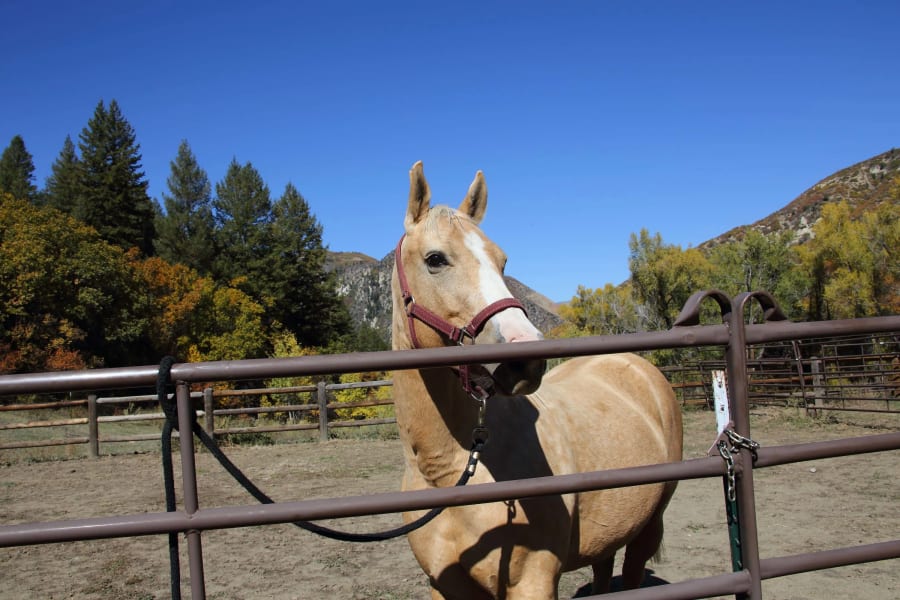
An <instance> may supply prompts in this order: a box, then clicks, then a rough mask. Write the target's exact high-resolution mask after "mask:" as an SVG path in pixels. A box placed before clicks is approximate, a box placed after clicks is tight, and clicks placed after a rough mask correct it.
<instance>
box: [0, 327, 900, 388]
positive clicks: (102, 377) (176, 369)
mask: <svg viewBox="0 0 900 600" xmlns="http://www.w3.org/2000/svg"><path fill="white" fill-rule="evenodd" d="M883 331H900V316H890V317H868V318H865V319H844V320H836V321H817V322H813V323H792V322H789V321H778V322H770V323H765V324H759V325H747V328H746V340H747V342H748V343H752V344H757V343H761V342H770V341H785V340H791V339H796V338H804V337H822V336H825V335H829V336H838V335H846V334H848V333H878V332H883ZM728 341H729V333H728V327H726V326H725V325H697V326H692V327H678V328H675V329H671V330H669V331H654V332H642V333H631V334H624V335H615V336H613V335H601V336H592V337H584V338H574V339H560V340H542V341H539V342H520V343H517V344H483V345H477V346H449V347H444V348H425V349H421V350H399V351H396V350H394V351H391V350H387V351H382V352H364V353H352V354H339V355H338V354H334V355H327V354H323V355H313V356H300V357H293V358H258V359H250V360H239V361H238V360H235V361H215V362H204V363H179V364H176V365H174V366H173V367H172V370H171V377H172V379H173V380H175V381H184V382H186V383H200V382H204V381H221V380H232V381H235V380H246V379H270V378H273V377H298V376H301V375H332V374H338V373H360V372H364V371H395V370H402V369H421V368H429V367H441V366H445V365H456V364H459V365H463V364H466V365H468V364H483V363H492V362H498V361H502V360H535V359H540V358H563V357H569V356H589V355H593V354H612V353H615V352H638V351H641V350H646V349H649V348H658V349H663V348H686V347H691V346H723V345H726V344H727V343H728ZM157 370H158V369H157V367H156V366H155V365H150V366H143V367H120V368H115V369H102V370H100V369H98V370H88V371H60V372H54V373H22V374H18V375H6V376H3V377H0V396H6V395H15V394H22V393H48V392H69V391H78V390H101V389H127V388H134V387H141V386H152V385H153V384H154V383H155V382H156V374H157Z"/></svg>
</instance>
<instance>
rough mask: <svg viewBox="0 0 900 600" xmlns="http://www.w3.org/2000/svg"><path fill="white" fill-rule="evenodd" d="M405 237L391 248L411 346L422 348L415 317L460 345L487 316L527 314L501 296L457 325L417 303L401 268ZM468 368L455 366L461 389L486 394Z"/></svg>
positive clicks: (472, 335) (476, 329) (484, 395)
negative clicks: (512, 310)
mask: <svg viewBox="0 0 900 600" xmlns="http://www.w3.org/2000/svg"><path fill="white" fill-rule="evenodd" d="M404 239H406V236H405V235H404V236H403V237H401V238H400V241H399V242H398V243H397V249H396V250H395V251H394V260H395V262H396V264H397V279H398V282H399V283H400V296H401V298H402V299H403V307H404V310H405V312H406V320H407V324H408V327H409V337H410V341H411V342H412V345H413V348H421V347H422V345H421V344H420V343H419V338H418V336H417V335H416V321H417V320H418V321H421V322H422V323H424V324H426V325H428V326H429V327H431V328H432V329H434V330H435V331H437V332H439V333H442V334H444V335H445V336H446V337H447V338H448V339H449V340H450V341H451V342H452V343H454V344H459V345H462V344H464V343H465V340H466V338H469V339H470V340H472V342H473V343H474V342H475V338H476V337H478V334H479V333H481V330H482V329H484V326H485V325H486V324H487V322H488V321H489V320H490V318H491V317H493V316H494V315H496V314H497V313H499V312H502V311H504V310H506V309H507V308H518V309H520V310H521V311H522V312H524V313H525V314H526V315H527V314H528V313H527V311H526V310H525V306H523V305H522V303H521V302H519V301H518V300H516V299H515V298H503V299H500V300H497V301H496V302H491V303H490V304H488V305H487V306H485V307H484V308H483V309H481V310H480V311H479V312H478V314H476V315H475V316H474V317H472V320H471V321H469V323H468V324H467V325H465V326H463V327H457V326H456V325H453V324H452V323H450V322H449V321H447V320H446V319H444V318H443V317H441V316H439V315H437V314H435V313H434V312H432V311H430V310H428V309H427V308H425V307H424V306H422V305H421V304H418V303H416V300H415V298H413V295H412V293H410V291H409V282H408V281H407V279H406V271H405V270H404V268H403V259H402V257H401V248H402V247H403V240H404ZM470 369H471V367H470V366H468V365H462V366H460V367H458V372H459V377H460V380H461V381H462V385H463V388H464V389H465V390H466V392H468V393H469V394H470V395H473V396H475V397H486V396H489V395H490V390H486V389H485V386H482V385H478V384H476V383H474V382H473V378H472V376H471V374H470Z"/></svg>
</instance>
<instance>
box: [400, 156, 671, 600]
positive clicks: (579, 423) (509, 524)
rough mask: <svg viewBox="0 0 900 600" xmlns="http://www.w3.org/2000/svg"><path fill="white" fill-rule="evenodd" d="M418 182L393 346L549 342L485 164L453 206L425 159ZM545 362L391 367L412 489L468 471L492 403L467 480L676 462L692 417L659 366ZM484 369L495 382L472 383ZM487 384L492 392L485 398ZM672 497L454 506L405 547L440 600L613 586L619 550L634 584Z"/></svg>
mask: <svg viewBox="0 0 900 600" xmlns="http://www.w3.org/2000/svg"><path fill="white" fill-rule="evenodd" d="M409 176H410V192H409V205H408V207H407V212H406V220H405V228H406V233H405V236H404V238H403V239H402V240H401V243H400V244H399V245H398V247H397V254H396V264H395V268H394V273H393V281H392V287H393V302H394V312H393V347H394V348H395V349H398V350H401V349H409V348H413V347H436V346H442V345H448V344H452V343H463V342H466V343H468V342H470V341H474V342H475V343H478V344H483V343H498V342H521V341H532V340H538V339H540V338H541V334H540V332H539V331H538V330H537V329H536V328H535V327H534V325H532V324H531V322H530V321H528V318H527V317H526V315H525V313H524V309H522V307H521V305H520V304H519V303H518V302H517V301H516V300H514V299H512V295H511V294H510V293H509V290H508V289H507V287H506V284H505V283H504V281H503V268H504V264H505V262H506V257H505V255H504V254H503V252H502V251H501V250H500V248H498V247H497V246H496V245H495V244H494V243H493V242H491V240H489V239H488V238H487V237H485V235H484V233H482V231H481V230H480V229H479V227H478V224H479V223H480V222H481V219H482V217H483V216H484V212H485V207H486V203H487V187H486V186H485V182H484V177H483V175H482V173H481V171H479V172H478V173H477V174H476V176H475V181H474V182H473V183H472V185H471V187H470V188H469V192H468V194H467V195H466V197H465V199H464V200H463V202H462V204H461V205H460V207H459V209H458V210H453V209H451V208H448V207H446V206H435V207H434V208H432V207H431V206H430V197H431V192H430V189H429V187H428V183H427V182H426V180H425V176H424V174H423V171H422V163H421V162H418V163H416V164H415V165H413V168H412V170H410V173H409ZM544 367H545V365H544V361H533V362H511V363H509V364H501V365H483V366H477V367H473V368H472V369H462V368H449V367H448V368H434V369H420V370H408V371H398V372H397V373H395V375H394V377H395V378H394V392H393V393H394V401H395V406H396V411H397V413H396V414H397V422H398V423H399V426H400V435H401V439H402V442H403V448H404V453H405V458H406V472H405V475H404V479H403V489H407V490H416V489H423V488H431V487H446V486H452V485H454V483H456V482H457V480H459V479H460V474H461V473H462V472H463V470H464V469H465V468H466V464H467V460H468V459H469V451H470V447H471V440H472V436H473V428H474V427H475V426H476V423H478V421H479V411H480V408H481V406H485V405H486V411H485V412H483V413H481V414H482V415H483V418H484V425H485V426H486V428H487V430H488V431H489V432H490V440H489V442H488V443H487V445H486V446H485V447H484V450H483V452H482V454H481V461H482V462H481V464H480V465H479V466H478V468H477V469H476V471H475V474H474V476H473V477H472V479H471V482H472V483H486V482H491V481H504V480H511V479H522V478H527V477H538V476H544V475H553V474H563V473H576V472H585V471H594V470H601V469H614V468H618V467H625V466H633V465H644V464H653V463H663V462H673V461H678V460H681V451H682V450H681V448H682V432H681V413H680V410H679V408H678V406H677V405H676V402H675V397H674V394H673V392H672V389H671V387H670V386H669V384H668V382H667V381H666V379H665V378H664V377H663V376H662V374H661V373H660V372H659V371H657V370H656V368H655V367H653V366H652V365H651V364H650V363H648V362H646V361H645V360H643V359H641V358H639V357H637V356H635V355H632V354H619V355H610V356H598V357H588V358H576V359H573V360H569V361H567V362H564V363H563V364H561V365H560V366H558V367H556V368H555V369H553V370H551V371H550V372H548V373H547V374H546V375H544V374H543V373H544ZM470 371H471V372H470ZM488 372H490V373H491V375H492V376H491V383H490V384H489V385H486V386H482V385H480V384H478V383H475V382H478V381H482V382H483V381H485V380H486V374H487V373H488ZM484 387H488V388H494V389H493V390H492V391H493V392H494V395H493V396H492V397H490V398H488V399H487V400H486V402H485V401H484V396H485V395H486V394H485V392H484ZM467 390H468V391H467ZM479 399H480V400H481V403H480V402H479ZM674 491H675V483H667V484H653V485H643V486H639V487H630V488H622V489H612V490H603V491H595V492H589V493H578V494H567V495H564V496H554V497H543V498H532V499H525V500H519V501H515V502H505V503H503V502H499V503H491V504H482V505H477V506H464V507H451V508H448V509H446V510H445V511H444V512H442V513H441V514H440V515H439V516H437V517H436V518H435V519H434V520H433V521H431V522H430V523H428V524H427V525H425V526H424V527H422V528H421V529H418V530H417V531H414V532H413V533H411V534H409V542H410V545H411V546H412V550H413V553H414V554H415V556H416V559H417V560H418V561H419V564H420V565H421V566H422V568H423V569H424V571H425V572H426V573H427V574H428V577H429V579H430V583H431V588H432V598H460V599H471V598H507V599H510V600H513V599H519V598H556V597H557V584H558V582H559V577H560V574H561V573H562V572H563V571H569V570H573V569H578V568H581V567H585V566H588V565H590V566H591V567H593V572H594V583H593V586H594V591H595V593H601V592H605V591H608V589H609V583H610V579H611V577H612V570H613V559H614V556H615V553H616V550H618V549H619V548H622V547H625V548H626V551H625V559H624V563H623V586H624V587H626V588H634V587H638V586H640V584H641V581H642V579H643V577H644V565H645V564H646V562H647V561H648V560H649V559H650V558H651V557H653V556H654V554H655V553H656V552H657V550H658V549H659V547H660V543H661V541H662V535H663V522H662V517H663V511H664V510H665V508H666V504H667V503H668V501H669V499H670V498H671V496H672V493H673V492H674ZM420 514H421V513H410V514H406V515H404V519H405V520H406V521H407V522H409V521H412V520H413V519H414V518H416V517H418V516H419V515H420Z"/></svg>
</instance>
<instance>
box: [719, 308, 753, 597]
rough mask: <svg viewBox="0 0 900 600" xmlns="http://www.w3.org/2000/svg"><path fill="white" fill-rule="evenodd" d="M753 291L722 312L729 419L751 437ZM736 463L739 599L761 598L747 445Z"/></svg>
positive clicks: (749, 457) (740, 451)
mask: <svg viewBox="0 0 900 600" xmlns="http://www.w3.org/2000/svg"><path fill="white" fill-rule="evenodd" d="M753 297H754V294H752V293H743V294H738V295H737V296H735V297H734V298H732V300H731V311H730V312H729V313H728V314H727V315H723V317H724V320H725V321H726V324H727V325H728V329H729V339H728V345H727V346H725V361H726V365H727V371H726V372H727V376H728V390H729V395H730V398H731V419H732V421H733V422H734V431H735V432H736V433H737V434H738V435H741V436H743V437H745V438H747V439H750V403H749V391H750V390H749V387H750V379H749V376H748V374H747V336H746V329H745V325H744V307H745V305H746V303H747V301H748V300H750V299H751V298H753ZM735 463H736V466H738V467H739V470H738V477H737V479H736V480H735V492H736V499H737V506H738V524H739V527H740V532H741V539H740V548H739V550H740V562H741V565H742V566H743V568H744V570H746V571H747V572H748V573H749V575H750V589H749V591H748V592H747V593H746V594H738V595H737V598H739V599H740V600H745V599H746V600H760V599H761V598H762V577H761V574H760V564H759V534H758V530H757V522H756V499H755V496H754V491H753V457H752V454H751V452H750V450H749V448H740V450H739V452H738V453H737V455H736V456H735Z"/></svg>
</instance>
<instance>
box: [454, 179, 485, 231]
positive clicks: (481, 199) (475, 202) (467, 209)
mask: <svg viewBox="0 0 900 600" xmlns="http://www.w3.org/2000/svg"><path fill="white" fill-rule="evenodd" d="M486 209H487V184H486V183H485V182H484V173H482V172H481V171H478V172H477V173H475V180H474V181H472V185H470V186H469V193H468V194H466V197H465V199H464V200H463V201H462V204H460V205H459V212H461V213H463V214H464V215H469V217H470V218H471V219H472V220H473V221H474V222H475V223H476V224H477V223H481V219H483V218H484V211H485V210H486Z"/></svg>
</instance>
